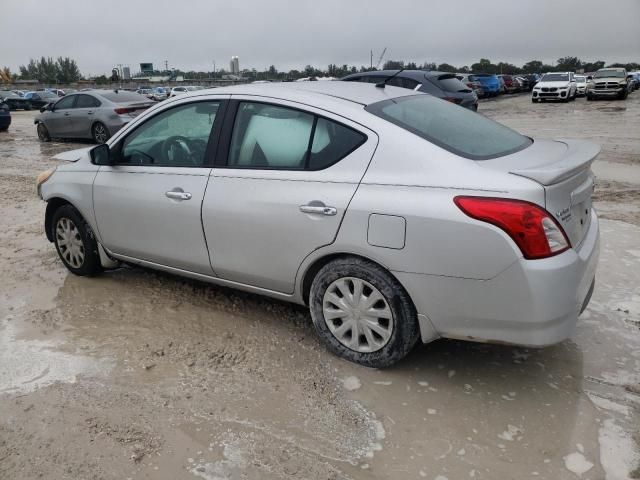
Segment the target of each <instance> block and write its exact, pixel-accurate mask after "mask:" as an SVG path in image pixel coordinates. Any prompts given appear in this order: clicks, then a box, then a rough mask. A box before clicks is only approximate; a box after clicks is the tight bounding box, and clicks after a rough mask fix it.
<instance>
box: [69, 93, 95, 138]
mask: <svg viewBox="0 0 640 480" xmlns="http://www.w3.org/2000/svg"><path fill="white" fill-rule="evenodd" d="M76 96H77V97H78V99H77V100H76V104H75V108H74V109H73V111H72V112H71V115H70V117H69V118H70V119H71V130H72V133H73V136H75V137H78V138H80V137H84V138H91V126H92V125H93V121H94V118H95V114H96V109H97V108H99V107H100V101H99V100H98V99H97V98H95V97H93V96H91V95H87V94H84V93H83V94H79V95H76Z"/></svg>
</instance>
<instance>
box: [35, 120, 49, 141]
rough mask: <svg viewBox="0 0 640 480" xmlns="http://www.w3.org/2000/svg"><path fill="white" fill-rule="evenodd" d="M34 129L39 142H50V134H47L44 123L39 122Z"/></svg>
mask: <svg viewBox="0 0 640 480" xmlns="http://www.w3.org/2000/svg"><path fill="white" fill-rule="evenodd" d="M36 131H37V132H38V138H39V139H40V141H41V142H50V141H51V136H50V135H49V130H47V127H46V126H45V125H44V123H39V124H38V126H37V127H36Z"/></svg>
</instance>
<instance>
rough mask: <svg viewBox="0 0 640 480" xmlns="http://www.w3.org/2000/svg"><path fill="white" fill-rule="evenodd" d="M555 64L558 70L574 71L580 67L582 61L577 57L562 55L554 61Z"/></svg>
mask: <svg viewBox="0 0 640 480" xmlns="http://www.w3.org/2000/svg"><path fill="white" fill-rule="evenodd" d="M556 64H557V66H556V69H557V70H558V71H559V72H575V71H576V70H578V69H580V68H582V62H581V61H580V59H579V58H578V57H562V58H559V59H558V60H557V61H556Z"/></svg>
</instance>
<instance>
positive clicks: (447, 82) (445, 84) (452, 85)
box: [427, 73, 471, 92]
mask: <svg viewBox="0 0 640 480" xmlns="http://www.w3.org/2000/svg"><path fill="white" fill-rule="evenodd" d="M427 78H429V80H431V81H432V82H433V83H435V84H436V85H438V86H439V87H440V88H441V89H442V90H444V91H445V92H471V90H469V89H468V88H467V86H466V85H465V84H464V83H462V82H461V81H460V80H459V79H457V78H456V76H455V75H454V74H453V73H450V74H444V75H438V76H437V77H435V78H434V77H427Z"/></svg>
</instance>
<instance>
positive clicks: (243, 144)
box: [37, 82, 600, 367]
mask: <svg viewBox="0 0 640 480" xmlns="http://www.w3.org/2000/svg"><path fill="white" fill-rule="evenodd" d="M599 151H600V148H599V146H597V145H595V144H593V143H590V142H587V141H574V140H535V141H534V140H532V139H530V138H527V137H525V136H523V135H520V134H519V133H517V132H515V131H513V130H511V129H509V128H507V127H505V126H503V125H500V124H498V123H496V122H493V121H492V120H489V119H488V118H486V117H484V116H482V115H478V114H476V113H474V112H472V111H470V110H468V109H463V108H458V107H457V106H456V105H454V104H452V103H450V102H447V101H444V100H440V99H438V98H435V97H433V96H431V95H427V94H423V93H419V92H415V91H412V90H409V89H406V88H395V87H392V86H386V87H378V86H376V85H374V84H367V83H360V82H298V83H283V84H259V85H257V84H253V85H243V86H236V87H223V88H217V89H212V90H203V91H198V92H194V93H190V94H185V95H180V96H178V97H175V98H173V99H169V100H167V101H165V102H162V103H159V104H157V105H156V106H154V107H153V108H150V109H149V110H147V111H146V112H145V113H144V114H142V115H140V116H139V117H138V118H136V119H135V120H133V121H132V122H130V123H129V125H127V126H126V127H125V128H123V129H121V130H120V131H119V132H117V133H116V134H115V135H114V136H113V137H112V138H111V139H110V140H109V141H108V142H107V144H105V145H99V146H97V147H91V148H85V149H81V150H77V151H73V152H68V153H65V154H63V156H62V157H61V158H64V159H66V160H69V162H67V163H63V164H61V165H59V166H58V167H57V168H56V169H55V170H49V171H47V172H43V173H42V174H40V176H39V177H38V180H37V184H38V192H39V194H40V196H41V198H42V199H44V200H45V201H46V202H47V208H46V213H45V220H44V224H45V232H46V235H47V237H48V239H49V240H50V241H51V242H53V243H54V244H55V247H56V249H57V251H58V254H59V256H60V258H61V260H62V262H63V263H64V265H65V266H66V267H67V268H68V269H69V270H70V271H71V272H73V273H75V274H77V275H95V274H97V273H99V272H100V271H102V270H103V269H105V268H114V267H117V266H118V265H119V264H120V263H121V262H124V263H128V264H135V265H141V266H145V267H150V268H155V269H159V270H164V271H167V272H171V273H174V274H178V275H183V276H187V277H191V278H195V279H198V280H202V281H206V282H211V283H214V284H219V285H225V286H230V287H234V288H239V289H242V290H246V291H250V292H254V293H258V294H263V295H268V296H271V297H274V298H278V299H281V300H285V301H291V302H295V303H299V304H303V305H308V306H309V309H310V312H311V318H312V321H313V324H314V326H315V328H316V331H317V332H318V334H319V336H320V337H321V338H322V340H323V341H324V342H325V343H326V345H327V346H328V348H329V349H330V350H331V351H332V352H334V353H336V354H337V355H340V356H341V357H343V358H346V359H349V360H351V361H354V362H358V363H360V364H362V365H366V366H371V367H385V366H389V365H391V364H393V363H394V362H396V361H398V360H400V359H401V358H403V357H404V356H405V355H407V354H408V353H409V351H410V350H411V349H412V348H413V347H414V345H415V344H416V343H417V342H418V341H419V340H422V342H425V343H427V342H430V341H432V340H435V339H437V338H440V337H447V338H458V339H465V340H473V341H481V342H499V343H510V344H519V345H528V346H544V345H549V344H553V343H557V342H560V341H562V340H564V339H566V338H567V337H569V336H570V335H571V334H572V332H573V329H574V327H575V325H576V321H577V319H578V315H579V314H580V313H581V311H582V310H583V309H584V308H585V307H586V305H587V303H588V301H589V298H590V296H591V292H592V291H593V286H594V278H595V270H596V264H597V261H598V251H599V250H598V245H599V233H598V219H597V217H596V215H595V212H594V211H593V210H592V208H591V194H592V191H593V186H594V181H593V175H592V173H591V168H590V166H591V163H592V162H593V160H594V159H595V157H596V156H597V155H598V153H599Z"/></svg>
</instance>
